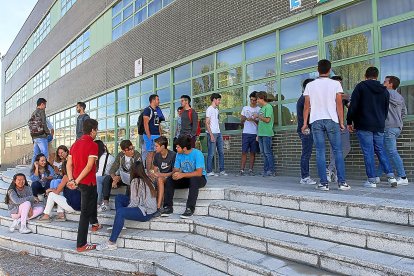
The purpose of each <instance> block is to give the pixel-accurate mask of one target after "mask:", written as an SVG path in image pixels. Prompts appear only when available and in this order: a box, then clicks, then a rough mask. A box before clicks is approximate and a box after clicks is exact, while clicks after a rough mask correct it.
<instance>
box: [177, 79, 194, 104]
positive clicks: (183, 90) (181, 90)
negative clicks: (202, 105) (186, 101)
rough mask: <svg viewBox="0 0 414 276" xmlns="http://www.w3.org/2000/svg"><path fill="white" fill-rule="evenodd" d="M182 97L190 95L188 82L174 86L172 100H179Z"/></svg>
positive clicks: (189, 83)
mask: <svg viewBox="0 0 414 276" xmlns="http://www.w3.org/2000/svg"><path fill="white" fill-rule="evenodd" d="M182 95H188V96H190V95H191V82H190V81H186V82H183V83H180V84H176V85H174V100H178V99H180V98H181V96H182Z"/></svg>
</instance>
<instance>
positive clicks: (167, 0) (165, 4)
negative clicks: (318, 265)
mask: <svg viewBox="0 0 414 276" xmlns="http://www.w3.org/2000/svg"><path fill="white" fill-rule="evenodd" d="M173 1H174V0H163V1H162V5H163V6H164V7H165V6H167V5H169V4H171V3H172V2H173Z"/></svg>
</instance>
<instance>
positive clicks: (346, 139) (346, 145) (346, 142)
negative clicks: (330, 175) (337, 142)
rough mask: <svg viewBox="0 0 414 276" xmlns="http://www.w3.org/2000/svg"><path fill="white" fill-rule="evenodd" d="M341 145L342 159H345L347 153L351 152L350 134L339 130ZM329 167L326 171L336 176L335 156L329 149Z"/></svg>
mask: <svg viewBox="0 0 414 276" xmlns="http://www.w3.org/2000/svg"><path fill="white" fill-rule="evenodd" d="M341 143H342V157H343V158H344V159H345V158H346V157H347V155H348V154H349V152H350V151H351V141H350V133H349V131H348V129H345V130H343V131H342V130H341ZM329 159H330V160H329V166H328V170H329V171H331V172H335V174H336V165H335V156H334V154H333V150H332V147H331V155H330V158H329Z"/></svg>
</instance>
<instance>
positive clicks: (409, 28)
mask: <svg viewBox="0 0 414 276" xmlns="http://www.w3.org/2000/svg"><path fill="white" fill-rule="evenodd" d="M413 2H414V1H413ZM413 26H414V19H410V20H406V21H403V22H399V23H395V24H392V25H388V26H385V27H382V28H381V49H382V50H387V49H392V48H397V47H402V46H406V45H409V44H412V43H414V28H413Z"/></svg>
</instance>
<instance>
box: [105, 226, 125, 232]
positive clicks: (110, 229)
mask: <svg viewBox="0 0 414 276" xmlns="http://www.w3.org/2000/svg"><path fill="white" fill-rule="evenodd" d="M112 229H114V227H113V226H109V227H108V228H106V230H108V231H112ZM126 229H127V228H126V227H125V226H123V227H122V230H126Z"/></svg>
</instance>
